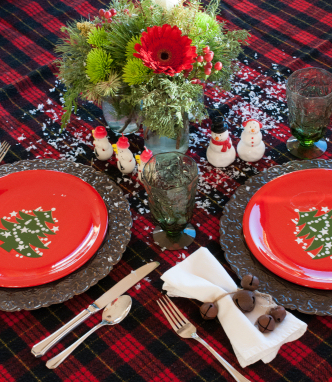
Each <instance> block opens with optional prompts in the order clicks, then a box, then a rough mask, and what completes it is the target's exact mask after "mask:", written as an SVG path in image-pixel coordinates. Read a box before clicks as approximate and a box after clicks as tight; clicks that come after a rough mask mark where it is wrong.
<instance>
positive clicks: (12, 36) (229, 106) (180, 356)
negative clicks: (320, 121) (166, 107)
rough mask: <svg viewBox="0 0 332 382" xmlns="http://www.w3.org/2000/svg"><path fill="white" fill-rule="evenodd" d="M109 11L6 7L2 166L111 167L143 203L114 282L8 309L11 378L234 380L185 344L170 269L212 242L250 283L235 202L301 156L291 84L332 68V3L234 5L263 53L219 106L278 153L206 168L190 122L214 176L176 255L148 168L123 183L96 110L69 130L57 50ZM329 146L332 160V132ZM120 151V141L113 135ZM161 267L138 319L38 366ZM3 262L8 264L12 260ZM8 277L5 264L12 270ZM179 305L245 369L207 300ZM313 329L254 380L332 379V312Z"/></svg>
mask: <svg viewBox="0 0 332 382" xmlns="http://www.w3.org/2000/svg"><path fill="white" fill-rule="evenodd" d="M106 5H107V3H106V2H104V1H101V0H62V1H61V0H53V1H50V0H36V1H27V0H20V1H18V0H3V1H1V2H0V20H1V22H0V68H1V70H0V83H1V91H0V121H1V130H0V141H3V140H6V141H8V142H9V143H10V144H11V150H10V151H9V153H8V154H7V156H6V157H5V160H4V161H3V163H13V162H16V161H18V160H21V159H35V158H54V159H68V160H74V161H77V162H79V163H83V164H91V161H92V160H93V166H94V168H96V169H98V170H101V171H105V172H106V173H107V174H108V175H109V176H110V177H111V179H113V180H114V181H115V182H116V183H117V184H118V185H119V186H120V187H121V188H122V190H123V192H124V194H125V195H126V197H127V198H128V200H129V202H130V205H131V212H132V217H133V228H132V237H131V240H130V243H129V245H128V247H127V249H126V251H125V253H124V255H123V258H122V260H121V261H120V262H119V263H118V264H117V265H116V266H115V268H114V270H112V271H111V273H110V275H109V276H107V277H106V278H104V279H103V280H101V281H100V282H99V283H98V284H97V285H95V286H94V287H92V288H90V289H89V290H88V291H87V292H86V293H84V294H81V295H79V296H76V297H74V298H73V299H71V300H70V301H67V302H65V303H63V304H59V305H53V306H51V307H49V308H43V309H39V310H35V311H21V312H14V313H8V312H0V319H1V325H0V381H13V382H14V381H20V382H29V381H43V382H44V381H45V382H51V381H68V382H69V381H80V382H85V381H87V382H88V381H89V382H90V381H112V382H113V381H114V382H115V381H131V382H143V381H154V382H159V381H160V382H166V381H170V382H175V381H183V382H187V381H188V382H189V381H190V382H194V381H195V382H196V381H197V382H198V381H207V382H214V381H232V380H233V379H232V377H231V376H230V375H229V374H228V373H227V372H226V371H225V370H224V369H223V367H222V366H221V365H220V364H219V363H218V362H217V361H216V360H215V359H214V358H213V357H212V356H211V355H210V354H209V353H208V352H207V351H206V350H205V349H204V348H203V347H202V346H201V345H200V344H198V343H196V342H195V341H190V340H183V339H181V338H180V337H178V336H177V335H176V334H175V333H174V332H173V331H172V330H171V329H170V326H169V325H168V323H167V322H166V320H165V318H164V317H163V316H162V314H161V312H160V311H159V309H158V306H157V304H156V302H155V301H156V299H157V298H158V297H159V296H160V292H161V289H162V282H161V280H160V275H161V274H162V273H164V272H165V271H166V270H167V269H169V268H170V267H171V266H173V265H175V264H176V263H177V262H179V261H181V260H182V259H184V258H185V257H187V256H188V255H190V254H191V253H192V252H194V251H195V250H196V249H197V248H199V247H200V246H205V247H207V248H208V249H209V250H210V251H211V252H212V253H213V254H214V255H215V256H216V257H217V258H218V259H219V260H220V261H221V262H222V264H223V265H224V266H225V268H226V269H227V271H228V272H229V273H230V274H231V275H232V276H233V277H234V280H235V281H236V282H238V281H239V280H238V279H237V277H236V276H235V275H234V273H233V272H232V271H231V269H230V267H229V265H228V264H227V263H226V262H225V260H224V257H223V252H222V250H221V248H220V244H219V219H220V217H221V216H222V213H223V206H224V205H225V203H227V201H228V200H229V198H230V197H231V195H232V194H233V193H234V191H235V190H236V188H237V187H238V186H239V185H241V184H243V183H244V182H245V181H246V180H247V179H248V178H249V177H251V176H253V175H255V174H257V173H258V172H259V171H262V170H264V169H265V168H268V167H271V166H273V165H277V164H282V163H285V162H288V161H290V160H292V159H294V158H292V157H291V155H289V154H288V153H287V151H286V149H285V142H286V140H287V138H288V137H289V136H290V132H289V128H288V125H287V105H286V100H285V81H286V79H287V78H288V76H289V75H290V73H291V72H293V71H294V70H296V69H300V68H303V67H307V66H318V67H321V68H325V69H327V70H331V69H330V68H331V66H332V44H331V38H332V5H331V3H330V2H329V1H328V0H312V1H310V2H309V1H304V0H279V1H277V0H270V1H263V0H262V1H260V0H223V1H222V3H221V5H220V10H221V15H220V16H221V18H222V19H223V20H226V21H227V26H228V27H229V28H244V29H247V30H249V31H250V33H251V38H250V40H249V42H250V45H249V46H247V47H245V49H244V54H243V55H241V57H240V61H241V71H240V72H239V73H238V74H237V75H236V76H235V78H234V80H233V87H232V91H231V92H228V93H220V94H217V93H215V92H214V91H213V90H211V89H208V90H207V96H208V97H207V103H208V105H209V106H210V107H211V108H217V109H219V110H220V111H221V113H222V114H224V115H225V116H226V118H227V120H228V122H229V126H230V132H231V136H232V139H233V143H234V144H235V145H236V144H237V142H238V140H239V136H240V134H241V131H242V128H241V123H242V121H243V120H245V119H246V118H248V117H249V116H252V117H255V118H257V119H259V120H260V121H261V122H262V123H263V125H264V128H263V139H264V141H265V143H266V152H265V156H264V157H263V158H262V159H261V160H260V161H259V162H257V163H253V164H248V163H245V162H243V161H241V160H240V159H237V160H236V162H234V164H232V165H231V166H229V167H228V168H227V169H226V170H216V169H215V168H213V167H212V166H210V165H209V164H208V163H207V161H206V156H205V152H206V147H207V145H208V142H209V137H210V132H209V128H208V123H207V122H206V123H205V124H202V126H191V144H190V147H189V151H188V154H189V155H190V156H192V157H193V158H194V159H195V160H196V162H197V163H198V164H199V168H200V171H201V174H200V181H199V187H198V193H197V203H196V207H195V211H194V217H193V221H192V223H193V224H194V225H195V226H196V228H197V237H196V239H195V242H194V243H193V244H192V245H190V247H189V248H188V249H184V250H181V251H174V252H169V251H167V250H165V251H161V249H160V248H159V247H158V246H157V245H156V244H154V242H153V240H152V237H151V234H152V231H153V228H154V226H153V223H152V220H151V216H150V213H148V212H147V205H146V202H147V198H146V195H145V191H144V189H143V187H142V186H141V185H140V184H139V183H138V182H137V174H130V175H124V176H122V174H121V173H120V172H119V171H118V170H117V168H116V165H115V160H114V159H113V160H112V161H111V163H110V164H109V165H107V164H106V163H105V162H100V161H97V160H96V159H95V157H94V154H93V147H92V137H91V131H92V129H93V128H95V127H96V126H98V125H100V124H105V122H104V120H103V117H102V112H101V110H100V108H98V107H96V106H94V105H93V104H91V103H87V102H83V103H81V104H80V106H79V110H78V112H77V114H76V115H73V117H72V120H71V123H70V124H69V126H68V128H67V129H66V130H65V131H64V132H63V133H59V128H60V123H59V122H60V116H61V113H62V109H61V105H62V92H63V87H62V85H61V84H60V83H59V81H58V80H57V77H56V76H55V73H56V67H55V65H54V60H55V59H56V55H55V53H54V46H55V44H56V42H57V40H58V38H60V37H63V34H62V32H61V31H60V28H61V26H63V25H65V24H66V23H67V22H68V21H73V20H77V19H79V18H80V17H81V16H83V17H89V15H94V14H96V13H97V10H98V9H99V8H103V7H105V6H106ZM326 138H327V140H328V152H327V153H326V154H325V155H324V157H323V158H324V159H330V158H331V154H332V145H331V143H330V142H329V141H330V139H331V131H330V130H328V132H327V136H326ZM110 139H111V141H112V142H113V143H115V142H116V138H115V137H114V136H112V134H110ZM129 139H130V141H131V149H132V151H133V152H134V153H136V154H137V153H138V152H139V151H141V150H142V149H143V138H142V135H141V134H134V135H132V136H129ZM150 259H153V260H158V261H160V263H161V265H160V267H159V268H158V269H157V271H155V272H154V273H152V274H151V275H150V276H149V280H150V281H148V280H143V281H142V282H140V285H137V286H136V288H135V287H134V288H132V289H130V291H129V292H128V293H129V294H130V296H131V297H132V298H133V308H132V310H131V313H130V315H129V316H128V317H127V318H126V320H124V321H123V323H122V324H121V325H118V326H117V327H114V328H111V329H109V328H103V329H100V330H99V331H98V332H96V333H95V334H93V335H92V336H91V337H89V339H88V340H86V341H85V343H84V344H83V345H81V346H80V347H79V348H78V349H77V350H76V351H75V353H74V354H73V355H71V356H70V357H69V358H68V359H67V360H66V361H65V362H64V363H63V364H62V365H61V366H60V367H59V368H57V369H55V370H53V371H51V370H48V369H47V368H46V367H45V361H46V360H47V359H48V358H50V357H51V356H54V355H55V354H57V353H59V352H60V351H62V350H63V349H64V348H65V347H67V346H68V345H69V344H71V343H72V342H73V340H74V339H76V338H77V337H79V336H81V335H82V334H83V333H85V332H86V331H87V330H88V328H91V327H93V326H94V325H95V324H97V323H98V322H99V320H100V318H101V313H98V314H96V315H94V316H93V317H91V318H90V319H88V320H87V321H86V322H85V323H84V324H82V325H81V326H80V327H79V328H77V329H76V330H75V331H74V332H73V333H72V334H70V335H69V336H67V337H66V338H65V339H64V340H63V341H62V342H61V343H59V344H58V345H57V346H56V347H55V348H54V349H53V350H52V351H50V352H49V353H48V354H47V355H46V356H44V357H42V358H40V359H36V358H35V357H33V356H32V355H31V353H30V350H31V347H32V346H33V344H35V343H36V342H38V341H39V340H40V339H42V338H44V337H45V336H46V335H48V334H50V333H51V332H53V331H55V330H56V329H58V328H59V327H60V326H61V325H63V324H64V323H66V322H67V321H68V320H70V319H71V318H72V317H73V316H74V315H76V314H78V313H79V312H80V311H81V310H83V309H84V308H86V307H87V306H88V305H89V304H90V303H91V302H93V301H94V300H95V299H96V298H97V297H98V296H100V295H101V294H102V293H103V292H104V291H106V290H107V289H108V288H110V287H111V286H112V285H114V284H115V283H116V282H117V281H119V280H120V279H121V278H122V277H123V276H124V275H125V274H127V273H129V272H130V271H131V270H132V269H135V268H138V267H139V266H141V265H143V263H144V261H146V260H147V261H150ZM1 261H3V260H1ZM0 269H1V264H0ZM175 302H176V304H177V305H178V307H179V308H180V309H181V310H182V311H183V312H184V313H185V314H186V315H187V317H188V318H189V319H190V320H191V321H192V322H193V323H194V324H195V325H197V326H198V331H199V333H200V334H201V336H202V337H203V338H205V339H206V340H207V341H208V342H209V343H210V344H211V345H212V346H213V347H214V348H215V349H216V350H217V351H218V352H219V353H220V354H221V355H222V356H223V357H224V358H225V359H226V360H227V361H228V362H229V363H231V364H232V365H234V366H235V367H236V368H237V369H238V370H241V368H240V367H239V365H238V363H237V360H236V357H235V355H234V352H233V350H232V348H231V345H230V342H229V340H228V338H227V337H226V335H225V333H224V331H223V329H222V327H221V326H220V324H219V323H218V322H217V321H216V320H214V321H203V320H202V319H201V317H200V315H199V311H198V308H199V305H200V304H199V303H198V302H197V301H191V300H185V299H175ZM294 314H295V315H296V316H297V317H299V318H300V319H302V320H304V321H305V322H307V323H308V330H307V332H306V333H305V335H304V336H303V337H301V338H300V339H299V340H298V341H295V342H292V343H289V344H286V345H284V346H282V348H281V350H280V352H279V354H278V356H277V357H276V358H275V359H274V360H273V361H272V362H271V363H270V364H267V365H266V364H263V363H262V362H257V363H256V364H254V365H251V366H249V367H247V368H245V369H242V373H243V374H244V375H245V376H246V377H247V378H248V379H249V380H251V381H262V382H263V381H265V382H275V381H285V382H286V381H287V382H290V381H292V382H308V381H317V382H318V381H319V382H321V381H326V382H327V381H332V365H331V364H332V318H331V317H319V316H310V315H304V314H300V313H298V312H294Z"/></svg>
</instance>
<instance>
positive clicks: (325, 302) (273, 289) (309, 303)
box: [220, 159, 332, 316]
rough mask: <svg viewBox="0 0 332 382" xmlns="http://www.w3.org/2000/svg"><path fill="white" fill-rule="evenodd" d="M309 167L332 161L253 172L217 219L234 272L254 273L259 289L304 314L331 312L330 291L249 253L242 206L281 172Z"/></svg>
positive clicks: (330, 164)
mask: <svg viewBox="0 0 332 382" xmlns="http://www.w3.org/2000/svg"><path fill="white" fill-rule="evenodd" d="M310 168H324V169H332V161H331V160H319V159H318V160H317V159H316V160H305V161H292V162H288V163H286V164H284V165H281V166H274V167H271V168H269V169H268V170H267V171H264V172H262V173H260V174H258V175H255V176H253V177H252V178H250V179H249V180H248V181H247V182H246V183H245V184H244V185H243V186H240V187H239V188H238V189H237V190H236V191H235V193H234V195H233V196H232V198H231V199H230V201H229V202H228V203H227V204H226V206H225V208H224V214H223V216H222V218H221V220H220V244H221V247H222V249H223V250H224V252H225V258H226V260H227V262H228V263H229V264H230V266H231V268H232V269H233V270H234V271H235V273H236V274H237V276H238V277H239V278H240V279H242V277H243V276H244V275H245V274H247V273H251V274H254V275H256V276H257V277H258V278H259V280H260V285H259V291H260V292H264V293H269V294H271V295H272V297H273V298H274V300H275V301H276V302H277V303H278V304H280V305H283V306H284V307H285V308H287V309H292V310H295V309H297V310H298V311H300V312H302V313H306V314H317V315H321V316H323V315H329V316H332V305H331V299H332V291H327V290H320V289H313V288H308V287H304V286H300V285H296V284H293V283H291V282H289V281H287V280H284V279H282V278H281V277H278V276H277V275H275V274H274V273H272V272H271V271H269V270H268V269H267V268H265V267H264V266H263V265H262V264H261V263H260V262H259V261H258V260H257V259H256V258H255V257H254V256H253V255H252V254H251V253H250V251H249V249H248V248H247V246H246V242H245V239H244V236H243V233H242V220H243V214H244V210H245V208H246V206H247V204H248V202H249V200H250V199H251V198H252V196H253V195H254V194H255V193H256V191H258V190H259V189H260V188H261V187H262V186H263V185H264V184H266V183H268V182H269V181H271V180H272V179H275V178H277V177H279V176H281V175H284V174H288V173H291V172H294V171H298V170H305V169H310Z"/></svg>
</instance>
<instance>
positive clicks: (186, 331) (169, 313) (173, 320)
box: [157, 296, 250, 382]
mask: <svg viewBox="0 0 332 382" xmlns="http://www.w3.org/2000/svg"><path fill="white" fill-rule="evenodd" d="M157 304H158V305H159V307H160V309H161V310H162V312H163V313H164V315H165V316H166V318H167V321H168V322H169V323H170V324H171V327H172V328H173V329H174V331H175V332H176V334H178V335H179V336H180V337H182V338H193V339H194V340H196V341H198V342H200V343H201V344H202V345H204V346H205V347H206V348H207V349H208V350H209V351H210V352H211V353H212V354H213V355H214V356H215V357H216V358H217V360H218V361H219V362H220V363H221V364H222V365H223V366H224V368H225V369H226V370H227V371H228V372H229V373H230V374H231V375H232V376H233V378H234V379H235V380H236V381H237V382H250V381H249V379H247V378H245V377H244V376H243V375H242V374H240V373H239V372H238V371H237V370H236V369H234V367H233V366H231V365H230V364H229V363H228V362H227V361H226V360H225V359H224V358H222V357H221V356H220V355H219V354H218V353H217V352H216V351H215V350H214V349H213V348H212V347H211V346H210V345H209V344H207V343H206V342H205V341H204V340H203V339H202V338H200V337H199V336H198V335H197V333H196V327H195V326H194V325H193V324H192V323H190V322H189V321H188V320H187V319H186V317H185V316H184V315H183V314H182V313H181V312H180V311H179V309H178V308H177V307H176V306H175V305H174V303H173V302H172V301H171V299H170V298H169V297H168V296H165V297H164V299H162V298H160V299H159V300H157Z"/></svg>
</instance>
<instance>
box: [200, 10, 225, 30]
mask: <svg viewBox="0 0 332 382" xmlns="http://www.w3.org/2000/svg"><path fill="white" fill-rule="evenodd" d="M195 25H196V26H197V27H198V28H200V29H201V30H202V32H203V33H209V32H212V33H213V34H219V33H220V28H219V23H218V21H216V20H215V19H214V18H213V17H211V16H209V15H208V14H206V13H203V12H197V14H196V17H195Z"/></svg>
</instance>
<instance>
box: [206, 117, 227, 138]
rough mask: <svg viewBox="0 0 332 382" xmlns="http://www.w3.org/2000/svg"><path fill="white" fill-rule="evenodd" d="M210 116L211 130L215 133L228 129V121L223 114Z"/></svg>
mask: <svg viewBox="0 0 332 382" xmlns="http://www.w3.org/2000/svg"><path fill="white" fill-rule="evenodd" d="M210 118H211V120H212V126H211V131H212V132H213V133H215V134H221V133H224V132H225V131H227V130H228V125H227V122H225V119H224V117H223V116H222V115H217V116H216V115H211V114H210Z"/></svg>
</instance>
